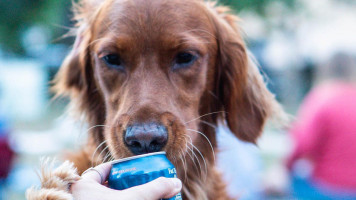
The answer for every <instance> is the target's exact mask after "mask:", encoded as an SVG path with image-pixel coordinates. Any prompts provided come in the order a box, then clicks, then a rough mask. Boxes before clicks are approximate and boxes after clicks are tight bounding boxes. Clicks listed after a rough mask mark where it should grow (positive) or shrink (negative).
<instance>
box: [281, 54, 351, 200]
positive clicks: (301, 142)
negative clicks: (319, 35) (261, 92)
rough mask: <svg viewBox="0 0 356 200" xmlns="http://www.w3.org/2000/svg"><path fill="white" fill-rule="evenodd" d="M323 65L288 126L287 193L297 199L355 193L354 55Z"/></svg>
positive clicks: (337, 56) (330, 197)
mask: <svg viewBox="0 0 356 200" xmlns="http://www.w3.org/2000/svg"><path fill="white" fill-rule="evenodd" d="M325 69H326V70H325V71H324V73H323V74H322V76H323V78H322V79H319V81H320V80H321V81H320V83H319V85H318V86H316V87H315V88H314V89H312V91H311V92H310V93H309V94H308V95H307V96H306V98H305V100H304V102H303V103H302V105H301V107H300V110H299V113H298V117H297V120H296V122H295V124H294V126H293V127H292V129H291V130H290V132H291V135H292V139H293V141H294V143H295V148H294V150H293V152H292V154H291V155H290V157H289V160H288V163H287V166H288V168H289V169H290V170H291V171H292V172H291V173H292V193H293V195H294V196H295V197H296V198H297V199H344V200H347V199H356V157H355V156H356V145H355V144H356V84H355V81H356V76H355V70H356V64H355V60H354V58H352V57H351V56H348V55H346V54H337V55H335V56H334V57H333V58H332V60H331V62H330V64H329V65H327V66H326V68H325ZM325 80H326V81H325ZM306 161H307V162H306ZM309 169H310V173H308V172H307V171H308V170H309Z"/></svg>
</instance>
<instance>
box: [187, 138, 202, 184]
mask: <svg viewBox="0 0 356 200" xmlns="http://www.w3.org/2000/svg"><path fill="white" fill-rule="evenodd" d="M190 140H191V141H192V139H191V138H190ZM188 143H189V144H190V145H191V146H192V148H190V147H189V146H187V147H188V149H190V150H191V152H192V156H194V158H195V159H196V160H197V161H198V165H199V170H198V171H200V178H201V177H203V175H202V174H203V170H202V167H201V164H200V159H199V158H198V156H197V155H196V154H195V153H194V149H195V148H194V147H195V146H194V144H193V142H188ZM195 159H193V158H192V160H193V162H194V164H195ZM204 163H205V160H204Z"/></svg>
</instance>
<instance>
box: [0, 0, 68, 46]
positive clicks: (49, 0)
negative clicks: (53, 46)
mask: <svg viewBox="0 0 356 200" xmlns="http://www.w3.org/2000/svg"><path fill="white" fill-rule="evenodd" d="M69 5H70V1H64V0H1V1H0V19H2V20H0V44H1V46H2V47H4V48H5V49H8V50H11V51H13V52H16V53H22V51H23V50H22V47H21V42H20V41H21V34H22V33H23V31H25V30H26V28H28V27H30V26H32V25H35V24H40V25H43V26H47V27H49V30H50V31H51V35H52V36H53V37H58V36H59V35H60V34H63V32H64V30H62V29H61V28H58V26H59V25H63V22H65V21H66V18H68V16H64V14H65V12H66V10H67V8H68V6H69Z"/></svg>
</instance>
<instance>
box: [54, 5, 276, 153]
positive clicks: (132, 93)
mask: <svg viewBox="0 0 356 200" xmlns="http://www.w3.org/2000/svg"><path fill="white" fill-rule="evenodd" d="M83 5H84V6H82V10H81V11H80V13H79V14H78V16H79V18H81V19H80V23H79V25H80V27H79V29H78V33H77V41H76V44H75V46H74V48H73V51H72V53H71V54H70V55H69V56H68V58H67V60H66V61H65V63H64V64H63V66H62V68H61V71H60V73H59V75H58V76H57V84H56V86H55V87H56V89H57V91H58V92H59V93H69V94H70V95H71V97H72V99H73V100H76V102H77V103H79V104H77V106H78V107H79V108H80V109H81V110H82V111H84V113H85V114H86V115H87V117H88V122H89V124H90V125H92V126H94V125H103V124H104V125H105V128H104V129H103V131H97V132H95V134H96V136H95V139H94V140H98V141H96V144H97V145H98V144H99V143H101V142H103V141H106V144H107V146H108V147H109V149H110V152H111V154H112V155H114V157H115V158H121V157H126V156H130V155H134V154H142V153H148V152H155V151H161V150H164V151H166V152H167V153H168V155H169V156H170V157H174V156H175V155H179V154H181V153H183V154H184V152H187V151H188V149H189V147H188V146H189V145H187V144H190V143H191V144H195V145H196V146H199V143H205V144H204V145H205V146H206V145H208V146H209V147H210V144H208V142H207V140H205V136H206V137H207V139H208V140H209V142H211V143H212V145H213V146H215V135H214V134H211V131H208V132H209V133H205V132H203V133H199V131H200V132H201V131H203V130H208V128H206V129H204V128H203V127H204V126H203V125H202V124H201V123H202V122H204V123H206V124H210V125H211V124H213V125H216V124H217V121H218V119H221V120H226V122H227V124H228V126H229V127H230V129H231V130H232V131H233V132H234V133H235V134H236V136H238V137H239V138H241V139H243V140H246V141H250V142H254V141H255V139H256V138H257V136H258V135H259V133H260V132H261V129H262V126H263V124H264V121H265V119H266V117H267V116H268V115H269V113H270V109H269V108H268V107H273V106H272V105H271V104H273V103H274V99H273V96H272V95H271V94H270V93H269V92H268V91H267V90H266V88H265V86H264V84H263V81H262V78H261V76H260V75H259V73H258V70H256V69H254V68H253V67H251V66H250V65H249V63H248V59H247V55H246V49H245V46H244V43H243V42H242V39H241V37H240V35H239V32H238V29H237V28H236V27H235V25H234V18H233V16H232V15H227V14H224V12H225V10H224V8H221V9H220V10H219V9H217V10H214V9H213V8H212V7H209V6H207V5H206V3H204V2H203V1H199V0H193V1H191V0H170V1H166V0H156V1H147V0H131V1H125V0H107V1H100V2H97V3H95V2H94V1H93V2H89V1H88V2H87V1H84V2H83ZM205 114H208V115H206V116H205ZM202 115H204V117H205V118H203V120H204V121H202V119H198V118H199V117H200V116H202ZM202 134H206V135H205V136H204V135H202ZM204 140H205V141H204ZM204 145H202V146H204ZM187 148H188V149H187ZM202 148H204V147H202ZM202 151H203V154H204V155H206V154H208V152H206V150H202Z"/></svg>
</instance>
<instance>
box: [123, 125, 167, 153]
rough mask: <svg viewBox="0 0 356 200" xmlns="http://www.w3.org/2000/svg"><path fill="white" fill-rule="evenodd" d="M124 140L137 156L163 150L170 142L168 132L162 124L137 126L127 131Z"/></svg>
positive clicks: (130, 127)
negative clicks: (168, 141)
mask: <svg viewBox="0 0 356 200" xmlns="http://www.w3.org/2000/svg"><path fill="white" fill-rule="evenodd" d="M124 140H125V144H126V145H127V147H128V148H129V149H130V150H131V152H132V153H134V154H136V155H139V154H144V153H151V152H156V151H160V150H162V149H163V147H164V146H165V145H166V143H167V140H168V132H167V129H166V128H165V127H164V126H163V125H161V124H156V123H143V124H135V125H132V126H129V127H128V128H127V129H126V132H125V137H124Z"/></svg>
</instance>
